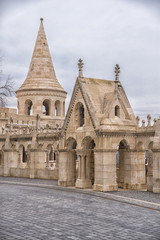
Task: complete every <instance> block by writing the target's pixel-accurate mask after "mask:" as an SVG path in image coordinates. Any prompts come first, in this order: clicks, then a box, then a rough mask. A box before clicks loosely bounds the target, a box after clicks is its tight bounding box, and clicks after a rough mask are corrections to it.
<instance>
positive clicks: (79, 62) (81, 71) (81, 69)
mask: <svg viewBox="0 0 160 240" xmlns="http://www.w3.org/2000/svg"><path fill="white" fill-rule="evenodd" d="M83 65H84V63H83V60H82V59H81V58H80V59H79V60H78V68H79V77H83Z"/></svg>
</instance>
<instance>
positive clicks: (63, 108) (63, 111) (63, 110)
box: [63, 102, 65, 117]
mask: <svg viewBox="0 0 160 240" xmlns="http://www.w3.org/2000/svg"><path fill="white" fill-rule="evenodd" d="M64 116H65V102H63V117H64Z"/></svg>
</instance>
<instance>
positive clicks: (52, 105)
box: [16, 18, 67, 125]
mask: <svg viewBox="0 0 160 240" xmlns="http://www.w3.org/2000/svg"><path fill="white" fill-rule="evenodd" d="M40 20H41V23H40V27H39V32H38V36H37V40H36V44H35V48H34V52H33V55H32V59H31V63H30V67H29V71H28V75H27V78H26V79H25V81H24V83H23V84H22V86H21V87H20V88H19V89H18V90H17V92H16V94H17V100H18V103H17V104H18V114H19V115H33V116H36V115H37V114H39V116H40V118H41V119H42V120H44V121H42V122H47V121H48V123H52V124H51V125H56V124H57V123H60V124H61V123H62V122H63V121H64V117H65V99H66V94H67V93H66V92H65V91H64V89H63V88H62V86H61V85H60V83H59V82H58V80H57V78H56V74H55V70H54V67H53V63H52V59H51V55H50V52H49V47H48V43H47V38H46V35H45V31H44V26H43V18H41V19H40ZM45 120H46V121H45ZM53 123H54V124H53Z"/></svg>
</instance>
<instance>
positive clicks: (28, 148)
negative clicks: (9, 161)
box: [27, 144, 31, 166]
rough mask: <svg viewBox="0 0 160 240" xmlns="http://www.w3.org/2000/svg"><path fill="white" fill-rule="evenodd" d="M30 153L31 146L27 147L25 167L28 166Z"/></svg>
mask: <svg viewBox="0 0 160 240" xmlns="http://www.w3.org/2000/svg"><path fill="white" fill-rule="evenodd" d="M30 153H31V144H29V145H28V146H27V165H28V166H29V165H30V159H31V157H30Z"/></svg>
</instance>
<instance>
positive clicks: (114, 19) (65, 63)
mask: <svg viewBox="0 0 160 240" xmlns="http://www.w3.org/2000/svg"><path fill="white" fill-rule="evenodd" d="M159 11H160V1H159V0H112V1H111V0H23V1H22V0H0V55H1V56H3V58H4V61H3V66H2V68H3V73H4V77H6V76H7V75H8V74H10V75H11V76H12V77H13V80H14V81H15V86H14V89H15V90H17V89H18V88H19V87H20V85H21V84H22V83H23V81H24V80H25V78H26V75H27V72H28V68H29V64H30V61H31V57H32V53H33V49H34V44H35V41H36V37H37V33H38V29H39V25H40V20H39V19H40V17H43V18H44V27H45V32H46V35H47V40H48V44H49V48H50V52H51V56H52V59H53V64H54V68H55V71H56V75H57V78H58V80H59V82H60V83H61V85H62V86H63V87H64V89H65V90H66V91H67V92H68V98H67V105H68V102H69V99H70V97H71V94H72V90H73V87H74V84H75V81H76V77H77V75H78V68H77V62H78V59H79V58H82V59H83V61H84V64H85V65H84V76H85V77H94V78H100V79H108V80H114V67H115V64H116V63H118V64H119V65H120V67H121V73H120V80H121V83H122V85H123V87H124V89H125V91H126V93H127V96H128V98H129V101H130V103H131V106H132V108H133V111H134V113H135V115H139V116H140V117H141V118H146V116H147V114H148V113H150V114H151V115H152V117H159V115H160V67H159V65H160V14H159ZM8 105H9V106H12V107H16V97H12V98H10V99H9V100H8Z"/></svg>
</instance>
